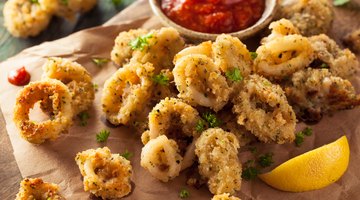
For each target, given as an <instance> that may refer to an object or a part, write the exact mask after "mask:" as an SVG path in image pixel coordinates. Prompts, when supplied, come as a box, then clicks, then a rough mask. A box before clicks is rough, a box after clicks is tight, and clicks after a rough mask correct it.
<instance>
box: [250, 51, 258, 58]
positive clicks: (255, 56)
mask: <svg viewBox="0 0 360 200" xmlns="http://www.w3.org/2000/svg"><path fill="white" fill-rule="evenodd" d="M250 56H251V59H253V60H255V59H256V58H257V56H258V54H257V53H256V52H250Z"/></svg>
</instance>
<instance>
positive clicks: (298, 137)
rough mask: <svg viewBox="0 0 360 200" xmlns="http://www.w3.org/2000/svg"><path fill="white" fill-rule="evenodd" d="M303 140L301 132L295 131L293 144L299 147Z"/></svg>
mask: <svg viewBox="0 0 360 200" xmlns="http://www.w3.org/2000/svg"><path fill="white" fill-rule="evenodd" d="M303 142H304V134H303V133H302V132H299V133H296V135H295V145H296V146H297V147H299V146H300V145H301V144H302V143H303Z"/></svg>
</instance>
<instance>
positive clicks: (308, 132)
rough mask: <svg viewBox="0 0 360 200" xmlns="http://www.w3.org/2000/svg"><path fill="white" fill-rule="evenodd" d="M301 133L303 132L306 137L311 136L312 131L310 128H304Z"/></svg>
mask: <svg viewBox="0 0 360 200" xmlns="http://www.w3.org/2000/svg"><path fill="white" fill-rule="evenodd" d="M302 132H303V133H304V135H306V136H311V135H312V132H313V131H312V128H310V127H306V128H305V129H304V130H303V131H302Z"/></svg>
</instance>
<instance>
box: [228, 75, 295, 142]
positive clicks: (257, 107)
mask: <svg viewBox="0 0 360 200" xmlns="http://www.w3.org/2000/svg"><path fill="white" fill-rule="evenodd" d="M233 103H234V107H233V112H234V113H235V114H237V122H238V123H239V124H240V125H244V126H245V128H246V129H247V130H249V131H251V132H252V133H253V134H254V135H255V136H256V137H258V139H259V140H260V141H262V142H265V143H268V142H277V143H279V144H282V143H285V142H292V141H293V140H294V139H295V134H294V132H295V125H296V117H295V113H294V111H293V109H292V108H291V106H290V105H289V103H288V101H287V99H286V96H285V92H284V91H283V90H282V89H281V87H280V86H279V85H275V84H272V83H271V82H270V81H268V80H267V79H265V78H263V77H261V76H259V75H250V76H249V78H247V79H245V80H244V86H243V89H242V91H240V92H239V94H238V96H237V97H236V98H235V99H234V100H233Z"/></svg>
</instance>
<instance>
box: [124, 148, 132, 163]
mask: <svg viewBox="0 0 360 200" xmlns="http://www.w3.org/2000/svg"><path fill="white" fill-rule="evenodd" d="M121 156H122V157H124V158H126V160H130V158H131V157H132V156H133V153H131V152H129V151H128V150H127V149H126V150H125V152H124V153H122V154H121Z"/></svg>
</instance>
